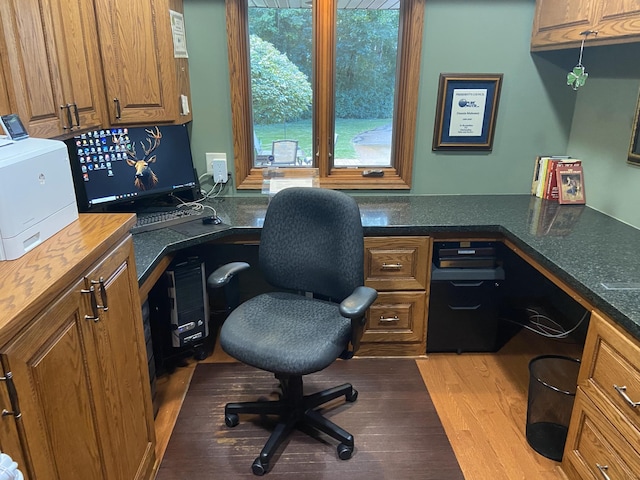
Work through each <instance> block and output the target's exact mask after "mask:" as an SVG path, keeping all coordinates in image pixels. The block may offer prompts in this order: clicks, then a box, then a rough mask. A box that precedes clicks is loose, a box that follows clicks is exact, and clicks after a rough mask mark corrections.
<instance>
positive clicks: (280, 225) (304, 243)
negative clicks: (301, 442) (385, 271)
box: [208, 187, 377, 475]
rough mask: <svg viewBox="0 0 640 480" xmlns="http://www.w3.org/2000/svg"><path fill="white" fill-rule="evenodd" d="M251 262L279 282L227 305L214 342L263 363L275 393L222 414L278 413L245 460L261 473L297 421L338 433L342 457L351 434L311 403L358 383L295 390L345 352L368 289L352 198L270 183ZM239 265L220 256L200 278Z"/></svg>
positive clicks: (220, 275)
mask: <svg viewBox="0 0 640 480" xmlns="http://www.w3.org/2000/svg"><path fill="white" fill-rule="evenodd" d="M259 263H260V267H261V270H262V273H263V274H264V276H265V278H266V280H267V281H268V282H269V283H270V284H272V285H273V286H275V287H277V288H279V289H283V290H285V291H277V292H271V293H264V294H261V295H258V296H256V297H254V298H252V299H250V300H248V301H246V302H244V303H242V304H241V305H239V306H238V307H237V308H236V309H234V310H233V311H232V312H231V314H230V315H229V317H227V319H226V320H225V322H224V324H223V326H222V328H221V331H220V344H221V346H222V348H223V349H224V351H225V352H227V353H228V354H229V355H231V356H232V357H234V358H236V359H238V360H240V361H241V362H243V363H245V364H248V365H251V366H253V367H256V368H259V369H262V370H266V371H269V372H273V373H274V374H275V377H276V378H277V379H278V380H279V382H280V388H281V389H282V396H281V397H280V399H279V400H275V401H267V400H265V401H257V402H246V403H229V404H227V405H226V407H225V423H226V424H227V426H229V427H234V426H236V425H237V424H238V422H239V418H238V415H239V414H244V413H251V414H262V415H278V416H279V417H280V418H279V421H278V424H277V426H276V427H275V429H274V431H273V433H272V434H271V436H270V437H269V440H268V441H267V443H266V444H265V446H264V448H263V449H262V452H260V456H259V457H258V458H256V460H255V461H254V462H253V465H252V470H253V473H254V474H256V475H263V474H264V473H266V472H267V470H268V469H269V463H270V461H271V459H272V457H273V455H274V453H275V452H276V450H277V448H278V446H279V445H280V444H281V442H282V441H283V440H285V439H286V437H287V436H288V435H289V433H291V432H292V431H293V429H294V428H300V429H301V430H304V427H305V426H311V427H314V428H315V429H317V430H320V431H321V432H324V433H325V434H327V435H329V436H331V437H333V438H335V439H336V440H338V441H339V442H340V444H339V445H338V447H337V450H338V456H339V458H340V459H342V460H347V459H349V458H351V454H352V452H353V448H354V440H353V436H352V435H351V434H349V433H348V432H346V431H345V430H343V429H342V428H340V427H339V426H337V425H336V424H334V423H333V422H331V421H330V420H328V419H326V418H325V417H323V416H322V415H321V414H320V413H318V412H317V411H316V410H315V409H316V408H317V407H319V406H321V405H322V404H325V403H327V402H328V401H330V400H333V399H336V398H338V397H341V396H343V395H344V397H345V399H346V400H347V401H349V402H354V401H355V400H356V398H357V396H358V392H357V391H356V390H355V389H354V388H353V387H352V386H351V384H350V383H346V384H344V385H340V386H338V387H335V388H331V389H328V390H324V391H322V392H318V393H314V394H311V395H304V394H303V387H302V376H303V375H306V374H309V373H313V372H317V371H320V370H322V369H324V368H326V367H328V366H329V365H331V364H332V363H333V362H334V361H335V360H336V359H338V358H343V359H348V358H351V357H352V356H353V353H354V352H355V351H356V350H357V348H358V345H359V341H360V336H361V335H362V330H363V325H364V321H365V319H364V317H365V312H366V310H367V309H368V308H369V306H370V305H371V304H372V303H373V302H374V300H375V299H376V296H377V293H376V291H375V290H373V289H372V288H369V287H365V286H364V285H363V284H364V267H363V265H364V240H363V233H362V223H361V220H360V212H359V209H358V205H357V204H356V202H355V200H354V199H353V198H351V197H350V196H348V195H347V194H345V193H342V192H337V191H333V190H324V189H319V188H298V187H292V188H287V189H284V190H282V191H280V192H279V193H278V194H276V195H275V196H274V197H273V198H272V199H271V202H270V203H269V206H268V208H267V213H266V217H265V220H264V226H263V228H262V234H261V238H260V250H259ZM248 267H249V265H248V264H246V263H242V262H234V263H230V264H227V265H224V266H222V267H220V268H219V269H217V270H216V271H215V272H214V273H212V274H211V275H210V276H209V279H208V284H209V286H210V287H211V288H218V287H221V286H223V285H225V284H226V283H227V282H228V281H229V280H230V279H231V278H232V277H233V275H235V274H236V273H237V272H239V271H241V270H244V269H245V268H248ZM308 292H310V293H311V294H313V297H311V296H309V293H308Z"/></svg>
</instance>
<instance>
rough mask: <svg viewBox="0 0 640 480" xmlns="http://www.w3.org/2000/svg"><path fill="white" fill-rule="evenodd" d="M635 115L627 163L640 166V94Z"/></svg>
mask: <svg viewBox="0 0 640 480" xmlns="http://www.w3.org/2000/svg"><path fill="white" fill-rule="evenodd" d="M635 112H636V113H635V116H634V117H633V128H632V129H631V141H630V142H629V153H628V155H627V163H629V164H631V165H636V166H640V128H639V127H640V125H639V123H640V94H639V95H638V100H637V102H636V110H635Z"/></svg>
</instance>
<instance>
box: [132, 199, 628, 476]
mask: <svg viewBox="0 0 640 480" xmlns="http://www.w3.org/2000/svg"><path fill="white" fill-rule="evenodd" d="M356 199H357V201H358V204H359V206H360V210H361V215H362V223H363V225H364V227H365V228H364V231H365V235H366V236H367V237H385V238H386V241H390V239H391V238H392V237H393V238H395V239H396V243H397V242H399V241H401V240H402V239H401V238H400V239H398V237H405V238H410V237H413V238H415V239H420V238H427V237H428V238H430V239H470V240H471V239H490V240H500V241H502V242H503V243H504V244H505V245H506V246H507V247H509V248H510V249H511V250H512V251H514V252H515V253H516V254H518V255H519V256H520V257H521V258H523V259H524V260H525V261H526V262H527V263H528V264H529V265H532V266H533V267H534V268H536V269H537V270H538V271H539V272H541V273H542V274H543V275H544V276H545V277H546V278H547V279H549V280H550V281H551V282H553V283H554V284H555V285H556V286H558V287H559V288H560V289H562V290H563V291H564V292H565V293H566V294H568V295H569V296H571V297H572V298H573V299H574V300H575V301H576V302H578V303H579V304H580V305H581V306H582V307H584V308H585V309H586V310H588V311H592V312H593V314H592V316H591V325H590V327H589V333H588V335H587V340H586V343H585V350H584V357H583V366H582V368H581V373H580V378H579V382H578V383H579V388H578V394H577V396H576V407H575V408H574V412H573V417H572V420H571V424H570V431H569V438H568V441H567V446H566V450H565V455H564V459H563V463H562V469H563V471H564V472H565V474H566V475H568V476H569V478H571V479H572V480H574V479H582V478H592V476H593V475H598V469H599V468H603V467H601V465H604V464H607V465H609V464H610V465H611V469H612V471H613V470H615V471H616V472H617V471H618V470H619V471H622V472H628V471H637V468H640V450H638V448H637V445H638V442H637V439H638V438H640V420H638V417H637V414H636V413H635V409H633V408H631V407H629V406H628V404H629V402H633V400H635V401H637V400H638V399H637V397H638V395H639V394H640V390H639V389H640V385H638V383H637V378H640V366H639V364H638V362H637V360H636V359H637V358H638V356H639V352H640V295H639V293H640V257H639V256H638V254H637V250H636V246H637V245H640V230H638V229H636V228H633V227H630V226H628V225H626V224H624V223H622V222H619V221H617V220H615V219H613V218H611V217H609V216H607V215H604V214H602V213H600V212H597V211H595V210H593V209H591V208H588V207H585V206H577V205H558V204H557V203H555V202H549V201H546V200H541V199H539V198H536V197H531V196H529V195H502V196H498V195H487V196H392V197H388V196H379V197H375V196H356ZM214 206H215V208H216V209H217V210H218V213H219V215H220V216H221V218H222V220H223V222H224V223H225V224H226V225H220V226H217V227H213V228H209V229H207V228H205V227H202V228H197V229H194V230H193V231H192V232H190V233H189V234H186V233H184V231H183V232H182V233H180V232H179V231H176V230H174V229H165V230H160V231H153V232H146V233H142V234H140V235H135V236H134V248H135V258H136V266H137V270H138V279H139V283H140V286H141V289H140V291H141V296H142V297H143V296H144V295H145V292H148V291H149V289H150V288H151V286H152V285H153V284H154V283H155V280H156V279H157V278H158V276H159V275H161V273H162V271H164V269H165V268H166V266H167V265H168V264H169V263H170V261H171V258H173V255H174V254H175V253H177V252H178V251H180V250H183V249H186V248H189V247H195V246H199V245H203V244H207V243H210V242H211V243H220V242H234V241H236V239H238V238H254V239H257V238H258V237H259V234H260V228H261V226H262V222H263V220H264V216H265V212H266V209H267V200H266V198H264V197H233V198H225V199H223V200H222V201H216V203H215V204H214ZM369 240H374V239H369ZM384 241H385V240H382V242H383V243H384ZM376 242H377V240H376ZM376 242H374V243H376ZM369 243H370V244H371V242H369ZM401 243H402V242H401ZM385 245H386V244H385ZM416 258H423V257H420V256H418V257H416ZM427 261H428V260H427ZM427 322H428V319H427ZM427 335H428V327H427ZM407 351H409V352H410V353H409V354H415V353H411V351H410V350H409V349H407ZM603 351H604V352H605V353H606V354H600V352H603ZM383 353H384V352H383ZM420 353H422V354H424V349H422V350H421V352H420ZM365 354H367V353H366V352H365ZM390 354H393V353H390ZM611 379H613V381H614V383H616V384H617V383H620V384H623V385H624V387H622V388H623V390H622V391H623V393H625V394H628V397H629V399H626V398H624V397H623V396H622V395H620V394H619V392H618V393H617V392H616V390H615V389H614V387H613V386H612V385H610V383H611ZM602 380H604V381H602ZM599 382H600V383H602V386H600V383H599ZM594 385H595V386H594ZM612 389H613V390H612ZM613 402H617V403H616V404H615V405H614V404H613ZM612 418H613V419H616V420H615V422H613V423H612V422H611V421H610V419H612ZM585 425H588V426H589V428H586V427H584V426H585ZM594 425H595V426H594ZM602 439H604V440H602ZM605 440H606V442H611V445H616V446H617V447H616V448H615V449H614V448H611V449H608V448H605V447H602V445H601V443H603V442H604V443H606V442H605ZM599 442H600V443H599ZM618 447H619V448H618ZM614 450H615V451H620V452H623V453H620V456H617V454H616V455H613V454H611V455H606V454H607V453H611V452H613V451H614Z"/></svg>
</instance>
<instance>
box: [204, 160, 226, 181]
mask: <svg viewBox="0 0 640 480" xmlns="http://www.w3.org/2000/svg"><path fill="white" fill-rule="evenodd" d="M205 156H206V159H207V160H206V162H207V173H208V174H209V175H211V176H212V177H213V181H214V182H215V183H227V181H228V180H229V177H228V175H227V154H226V153H206V154H205Z"/></svg>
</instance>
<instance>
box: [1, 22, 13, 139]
mask: <svg viewBox="0 0 640 480" xmlns="http://www.w3.org/2000/svg"><path fill="white" fill-rule="evenodd" d="M1 26H2V24H0V27H1ZM4 56H6V53H5V50H4V45H3V43H2V31H1V30H0V57H4ZM7 113H11V104H10V103H9V94H8V93H7V82H6V81H5V79H4V68H3V66H2V62H0V115H6V114H7ZM2 133H3V132H0V134H2Z"/></svg>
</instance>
